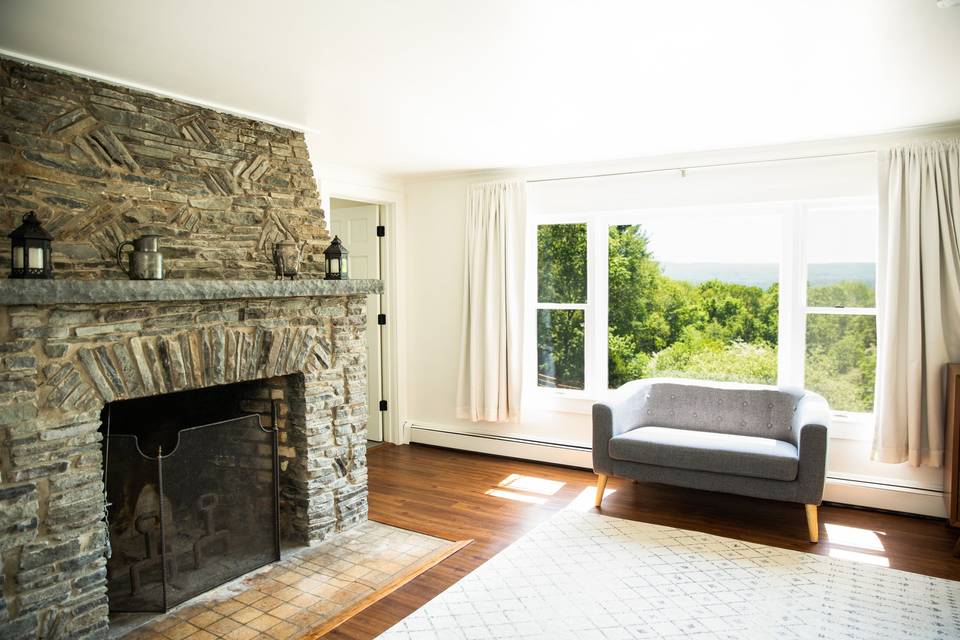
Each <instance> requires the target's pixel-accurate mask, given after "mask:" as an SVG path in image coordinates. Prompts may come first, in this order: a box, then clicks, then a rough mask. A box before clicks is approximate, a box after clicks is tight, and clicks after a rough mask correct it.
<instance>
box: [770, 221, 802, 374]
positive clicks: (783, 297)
mask: <svg viewBox="0 0 960 640" xmlns="http://www.w3.org/2000/svg"><path fill="white" fill-rule="evenodd" d="M782 215H783V217H782V234H783V235H782V241H783V247H782V253H781V256H780V300H779V314H778V315H779V328H778V331H777V334H778V336H777V342H778V343H779V344H778V345H777V381H778V383H779V384H781V385H793V386H800V385H802V384H803V320H802V316H803V313H804V302H805V300H804V295H803V292H804V289H805V286H806V283H805V278H804V272H805V270H804V255H803V254H804V252H803V211H802V208H801V207H800V206H794V207H792V208H791V209H790V210H789V211H785V212H784V213H783V214H782Z"/></svg>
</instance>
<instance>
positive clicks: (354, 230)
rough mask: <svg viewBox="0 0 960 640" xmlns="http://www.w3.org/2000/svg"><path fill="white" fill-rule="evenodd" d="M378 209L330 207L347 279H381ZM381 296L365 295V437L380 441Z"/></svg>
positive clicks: (381, 421)
mask: <svg viewBox="0 0 960 640" xmlns="http://www.w3.org/2000/svg"><path fill="white" fill-rule="evenodd" d="M378 224H380V207H378V206H377V205H375V204H371V205H364V206H356V207H331V211H330V229H331V231H332V232H333V233H334V234H335V235H338V236H340V241H341V242H343V245H344V246H345V247H346V248H347V251H348V252H349V253H348V262H347V269H348V271H347V274H348V275H349V277H350V278H354V279H363V278H379V277H380V238H378V237H377V225H378ZM379 313H380V296H379V295H370V296H367V409H368V411H369V419H368V421H367V438H368V439H369V440H376V441H378V442H379V441H382V440H383V414H382V413H381V412H380V400H381V399H382V398H383V395H382V391H381V389H382V380H381V374H380V347H381V343H380V325H378V324H377V315H378V314H379Z"/></svg>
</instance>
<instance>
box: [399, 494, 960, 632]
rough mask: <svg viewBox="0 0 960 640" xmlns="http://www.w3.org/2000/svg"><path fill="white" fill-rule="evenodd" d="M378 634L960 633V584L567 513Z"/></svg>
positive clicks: (544, 525) (666, 528)
mask: <svg viewBox="0 0 960 640" xmlns="http://www.w3.org/2000/svg"><path fill="white" fill-rule="evenodd" d="M947 561H949V559H947ZM381 638H389V639H391V640H396V639H409V640H413V639H417V640H420V639H430V638H435V639H437V640H455V639H457V638H468V639H474V638H511V639H513V638H551V639H554V638H556V639H559V638H598V639H604V640H609V639H615V638H695V639H698V640H706V639H708V638H709V639H734V638H735V639H738V640H740V639H749V640H755V639H756V640H760V639H764V638H770V639H775V640H792V639H794V638H825V639H828V640H834V639H839V638H867V639H870V640H878V639H880V638H943V639H947V638H952V639H955V638H960V582H954V581H950V580H943V579H940V578H931V577H927V576H922V575H919V574H915V573H907V572H904V571H897V570H894V569H888V568H884V567H878V566H873V565H869V564H861V563H855V562H851V561H845V560H836V559H833V558H827V557H824V556H819V555H815V554H812V553H802V552H799V551H789V550H786V549H778V548H775V547H769V546H765V545H761V544H752V543H749V542H741V541H739V540H732V539H730V538H721V537H719V536H714V535H709V534H705V533H698V532H694V531H685V530H683V529H674V528H672V527H663V526H659V525H653V524H647V523H643V522H633V521H630V520H622V519H619V518H611V517H607V516H603V515H600V514H597V513H584V512H582V511H574V510H566V511H561V512H559V513H558V514H556V515H555V516H553V517H552V518H551V519H550V520H549V521H547V522H545V523H544V524H542V525H540V526H539V527H537V528H536V529H535V530H533V531H531V532H530V533H528V534H527V535H525V536H524V537H523V538H521V539H520V540H518V541H517V542H515V543H514V544H512V545H510V547H508V548H507V549H505V550H504V551H502V552H501V553H500V554H498V555H497V556H495V557H494V558H492V559H491V560H490V561H489V562H487V563H485V564H483V565H482V566H480V567H479V568H478V569H477V570H476V571H474V572H473V573H471V574H470V575H468V576H466V577H465V578H463V579H462V580H460V582H458V583H457V584H455V585H453V586H452V587H450V588H449V589H447V590H446V591H444V592H443V593H441V594H440V595H439V596H437V597H436V598H434V599H433V600H431V601H430V602H428V603H427V604H426V605H425V606H423V607H422V608H421V609H419V610H417V611H416V612H414V613H413V614H411V615H410V616H408V617H407V618H406V619H404V620H402V621H401V622H399V623H398V624H396V625H395V626H393V627H392V628H390V629H389V630H387V632H386V633H385V634H384V635H382V636H381Z"/></svg>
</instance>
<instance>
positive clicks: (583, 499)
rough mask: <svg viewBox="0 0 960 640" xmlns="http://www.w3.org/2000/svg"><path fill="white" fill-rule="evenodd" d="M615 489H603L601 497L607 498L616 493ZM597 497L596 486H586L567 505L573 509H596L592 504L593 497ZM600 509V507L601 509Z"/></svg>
mask: <svg viewBox="0 0 960 640" xmlns="http://www.w3.org/2000/svg"><path fill="white" fill-rule="evenodd" d="M616 492H617V490H616V489H609V488H608V489H605V490H604V492H603V497H604V498H605V499H606V498H609V497H610V496H611V495H613V494H614V493H616ZM596 497H597V488H596V487H587V488H586V489H584V490H583V491H581V492H580V493H579V494H578V495H577V497H576V498H574V499H573V500H572V501H571V502H570V504H569V505H567V508H568V509H573V510H575V511H590V510H593V509H596V507H595V506H594V504H593V501H594V499H595V498H596ZM601 511H602V509H601Z"/></svg>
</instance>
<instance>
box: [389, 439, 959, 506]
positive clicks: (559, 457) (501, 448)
mask: <svg viewBox="0 0 960 640" xmlns="http://www.w3.org/2000/svg"><path fill="white" fill-rule="evenodd" d="M406 426H407V428H408V433H409V434H410V442H415V443H419V444H428V445H433V446H435V447H445V448H448V449H460V450H462V451H473V452H476V453H486V454H489V455H495V456H504V457H506V458H517V459H520V460H531V461H534V462H547V463H550V464H562V465H566V466H570V467H579V468H582V469H592V468H593V459H592V455H591V453H590V449H589V448H588V447H579V446H575V445H565V444H554V443H548V442H539V441H535V440H526V439H523V438H516V437H505V436H497V435H491V434H486V433H471V432H464V431H457V430H455V429H454V428H451V427H446V426H444V425H437V424H426V423H417V422H408V423H407V424H406ZM823 499H824V500H825V501H827V502H836V503H838V504H850V505H855V506H858V507H869V508H873V509H884V510H887V511H899V512H901V513H912V514H917V515H924V516H932V517H935V518H945V517H946V511H945V509H944V504H943V493H942V492H940V491H936V490H933V489H927V488H921V487H905V486H897V485H891V484H883V483H879V482H870V481H867V480H863V479H853V478H847V477H827V482H826V486H825V487H824V493H823Z"/></svg>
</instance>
